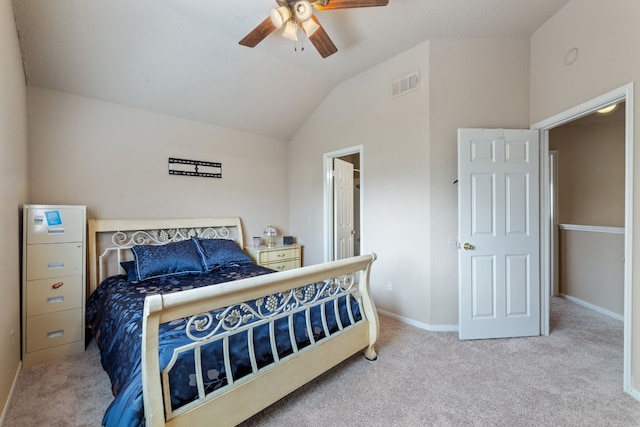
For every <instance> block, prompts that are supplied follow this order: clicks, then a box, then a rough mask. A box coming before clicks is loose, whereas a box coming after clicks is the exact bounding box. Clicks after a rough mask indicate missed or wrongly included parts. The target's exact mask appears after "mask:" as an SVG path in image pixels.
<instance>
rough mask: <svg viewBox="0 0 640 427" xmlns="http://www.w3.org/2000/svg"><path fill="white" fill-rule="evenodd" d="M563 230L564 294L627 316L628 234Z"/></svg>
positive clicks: (561, 238)
mask: <svg viewBox="0 0 640 427" xmlns="http://www.w3.org/2000/svg"><path fill="white" fill-rule="evenodd" d="M592 230H598V229H597V228H592V229H589V228H586V229H584V230H561V231H560V265H561V267H560V293H561V294H563V295H568V296H571V297H574V298H577V299H579V300H580V301H584V302H587V303H589V304H593V305H594V306H596V307H600V308H602V309H604V310H607V311H609V312H611V313H615V314H618V315H620V316H623V315H624V272H623V270H624V234H616V233H607V232H602V230H601V229H600V231H592Z"/></svg>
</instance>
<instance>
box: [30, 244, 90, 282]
mask: <svg viewBox="0 0 640 427" xmlns="http://www.w3.org/2000/svg"><path fill="white" fill-rule="evenodd" d="M83 259H84V257H83V247H82V243H56V244H51V245H28V246H27V266H28V267H27V280H37V279H45V278H48V277H65V276H76V275H79V274H82V272H83Z"/></svg>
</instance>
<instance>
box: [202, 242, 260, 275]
mask: <svg viewBox="0 0 640 427" xmlns="http://www.w3.org/2000/svg"><path fill="white" fill-rule="evenodd" d="M191 239H193V241H194V243H195V244H196V246H197V247H198V251H199V252H200V255H201V256H202V265H203V266H204V269H205V270H206V271H211V270H215V269H216V268H220V267H227V266H230V265H241V264H252V263H253V261H252V260H251V258H250V257H249V255H247V254H246V253H244V251H243V250H242V248H241V247H240V246H238V244H237V243H236V242H235V240H228V239H198V238H195V237H192V238H191Z"/></svg>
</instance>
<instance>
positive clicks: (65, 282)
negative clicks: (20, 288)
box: [27, 276, 82, 316]
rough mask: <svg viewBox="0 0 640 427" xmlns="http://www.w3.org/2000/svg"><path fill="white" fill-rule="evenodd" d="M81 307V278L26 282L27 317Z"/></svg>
mask: <svg viewBox="0 0 640 427" xmlns="http://www.w3.org/2000/svg"><path fill="white" fill-rule="evenodd" d="M81 306H82V276H71V277H59V278H56V279H41V280H31V281H28V282H27V316H34V315H37V314H45V313H53V312H54V311H61V310H69V309H72V308H78V307H81Z"/></svg>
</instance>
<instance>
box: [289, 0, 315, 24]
mask: <svg viewBox="0 0 640 427" xmlns="http://www.w3.org/2000/svg"><path fill="white" fill-rule="evenodd" d="M293 11H294V13H295V15H296V19H297V20H298V22H304V21H307V20H308V19H309V18H311V15H312V14H313V9H312V8H311V3H309V2H308V1H307V0H299V1H297V2H296V4H294V5H293Z"/></svg>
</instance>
